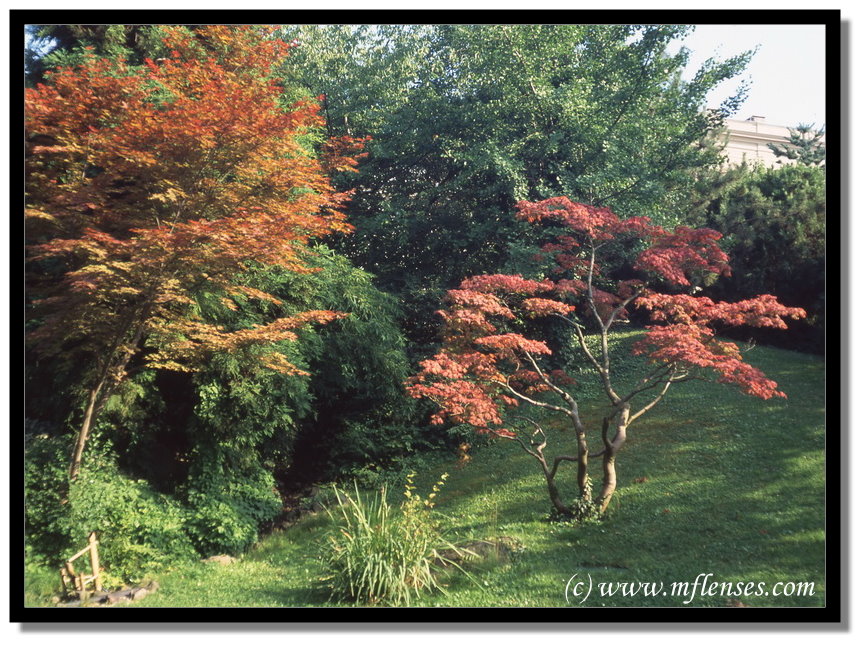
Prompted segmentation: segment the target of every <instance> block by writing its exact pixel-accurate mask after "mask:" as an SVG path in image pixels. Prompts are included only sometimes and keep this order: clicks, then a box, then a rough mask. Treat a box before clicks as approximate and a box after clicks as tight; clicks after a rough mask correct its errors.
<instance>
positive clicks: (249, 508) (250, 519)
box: [186, 454, 282, 555]
mask: <svg viewBox="0 0 865 647" xmlns="http://www.w3.org/2000/svg"><path fill="white" fill-rule="evenodd" d="M234 458H235V459H237V457H236V456H235V457H234ZM186 501H187V504H188V506H189V510H190V512H189V527H188V531H189V534H190V537H191V538H192V541H193V543H194V544H195V546H196V548H198V550H199V551H200V552H201V553H202V554H204V555H214V554H218V553H231V554H237V553H241V552H243V551H245V550H247V549H248V548H249V547H250V546H252V544H254V543H255V541H256V540H257V539H258V532H259V529H260V528H261V526H262V525H263V524H264V523H265V522H267V521H270V520H272V519H273V518H274V517H276V515H278V514H279V513H280V511H281V510H282V498H281V497H280V496H279V492H278V491H277V490H276V483H275V481H274V478H273V475H272V474H270V472H268V471H267V470H266V469H264V468H263V467H261V466H259V465H256V464H254V463H248V464H240V463H239V462H238V461H235V462H234V464H232V456H231V454H222V455H217V454H213V455H208V456H206V457H203V458H202V459H200V460H199V461H198V462H197V463H196V465H195V467H194V468H193V470H192V474H191V475H190V483H189V487H188V490H187V493H186Z"/></svg>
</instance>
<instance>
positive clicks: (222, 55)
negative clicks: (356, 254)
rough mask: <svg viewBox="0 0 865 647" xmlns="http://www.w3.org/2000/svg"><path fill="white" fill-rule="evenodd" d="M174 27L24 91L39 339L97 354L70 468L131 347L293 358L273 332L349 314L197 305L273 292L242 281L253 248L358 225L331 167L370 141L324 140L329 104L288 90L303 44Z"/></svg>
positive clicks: (346, 166)
mask: <svg viewBox="0 0 865 647" xmlns="http://www.w3.org/2000/svg"><path fill="white" fill-rule="evenodd" d="M164 30H165V32H166V33H167V38H166V42H165V44H166V47H167V49H168V50H169V51H170V55H169V56H168V57H166V58H161V59H158V60H155V61H154V60H150V59H147V60H146V61H145V64H144V65H142V66H133V65H129V64H127V63H126V62H124V61H123V60H121V59H106V58H99V57H96V56H95V55H92V56H86V57H85V59H84V60H83V62H82V63H81V64H80V65H76V66H73V67H66V68H59V69H57V70H56V71H54V72H53V73H49V74H48V77H47V83H45V84H40V85H38V86H37V87H35V88H32V89H28V90H27V93H26V132H27V162H26V164H27V205H26V221H27V227H28V230H27V231H28V238H29V240H30V241H31V242H32V244H31V245H30V246H29V248H28V255H29V259H28V260H29V262H30V265H31V267H32V268H34V271H33V272H32V273H31V277H30V282H29V285H28V287H29V294H30V296H31V298H32V299H33V311H32V312H33V320H32V334H31V336H30V341H31V342H32V344H33V348H34V350H35V351H36V352H37V353H39V354H41V355H43V356H55V355H61V354H62V355H64V356H66V357H70V356H72V355H74V356H75V357H77V358H78V361H80V362H83V363H85V364H86V365H87V366H88V367H89V370H88V371H87V372H86V377H85V380H86V384H82V385H81V386H82V391H83V393H86V405H85V410H84V416H83V419H82V421H81V424H80V429H79V433H78V439H77V443H76V449H75V452H74V456H73V458H72V462H71V467H70V475H71V476H72V477H73V478H74V477H75V476H76V475H77V473H78V469H79V465H80V461H81V453H82V450H83V448H84V444H85V442H86V440H87V435H88V432H89V429H90V428H91V426H92V424H93V420H94V418H95V417H96V416H97V415H98V413H99V411H100V410H101V409H102V408H103V406H104V405H105V403H106V401H107V399H108V398H109V397H110V395H111V394H112V393H113V392H114V391H115V390H116V388H117V386H118V385H119V384H121V383H122V382H123V381H124V379H125V378H126V377H127V375H128V372H129V370H130V366H131V365H132V364H131V363H134V364H137V365H145V364H146V365H148V366H150V367H153V368H163V369H169V370H178V371H191V370H196V368H197V367H198V366H200V365H201V363H202V361H203V360H204V359H206V357H207V356H208V355H209V354H210V353H212V352H214V351H243V352H246V353H249V354H250V355H251V356H253V357H257V358H259V360H260V362H262V363H263V364H264V365H265V366H267V367H269V368H271V369H273V370H275V371H279V372H282V373H287V374H292V373H298V372H300V371H299V369H298V368H296V367H295V366H293V365H292V364H291V363H289V362H288V361H287V360H286V359H285V357H284V356H283V355H281V354H279V353H276V352H274V351H273V350H272V345H273V343H274V342H278V341H282V340H291V339H294V338H295V337H296V332H295V331H296V330H297V329H298V328H300V327H302V326H304V325H307V324H311V323H319V324H322V323H327V322H329V321H332V320H333V319H336V318H339V317H340V316H342V315H341V313H338V312H332V311H311V312H302V313H300V314H296V315H294V316H289V317H276V318H274V319H273V320H272V321H271V322H270V323H266V324H263V325H259V326H256V327H253V328H246V329H239V330H228V329H225V328H224V327H222V326H219V325H217V324H214V323H212V322H208V321H206V320H205V319H204V318H202V317H201V314H200V312H199V308H198V304H197V301H196V295H197V294H199V293H201V292H202V291H204V290H206V291H207V292H209V293H210V294H214V293H215V294H218V295H220V296H221V298H222V300H223V303H224V304H225V306H226V307H228V308H232V309H234V308H235V307H236V305H235V301H234V300H235V299H238V298H241V299H245V300H249V299H253V300H258V301H260V302H261V303H262V305H263V307H266V306H267V304H269V303H274V304H278V303H279V300H278V299H277V298H276V297H274V296H272V295H270V294H268V293H266V292H264V291H261V290H258V289H254V288H251V287H248V286H245V285H243V284H242V283H240V281H239V279H238V277H239V276H241V274H242V272H243V271H244V270H245V269H247V268H248V267H250V265H251V264H262V265H271V266H273V265H276V266H281V267H283V268H287V269H289V270H292V271H296V272H310V271H313V269H314V268H312V267H310V264H309V263H310V262H309V260H308V259H309V256H310V254H309V247H308V245H309V243H310V241H312V240H313V239H315V238H318V237H321V236H324V235H327V234H332V233H335V232H348V231H350V229H351V227H350V225H348V223H347V222H346V220H345V216H344V215H343V213H342V212H341V208H342V205H343V204H344V202H345V201H346V199H347V197H348V196H347V195H346V194H341V193H338V192H337V191H335V190H334V188H333V187H332V186H331V183H330V180H329V179H328V173H329V172H330V171H332V170H339V171H345V170H352V169H353V168H354V166H355V165H356V159H357V155H358V151H359V148H358V142H357V141H355V140H347V139H346V138H342V139H341V140H336V141H332V142H327V143H326V145H325V153H324V154H323V155H322V156H321V158H318V157H316V155H315V154H314V152H313V151H312V146H311V141H312V140H313V139H314V134H315V132H316V131H317V130H318V129H319V128H320V127H321V126H322V120H321V118H320V116H319V114H318V105H317V104H316V103H314V102H311V101H301V102H298V103H295V104H294V105H291V106H285V105H284V99H283V95H282V89H281V87H280V86H279V85H278V84H277V83H276V82H275V81H274V76H273V72H274V66H275V65H277V64H278V63H279V62H280V61H281V60H283V59H284V57H285V55H287V54H289V53H290V50H291V49H292V45H291V44H288V43H285V42H283V41H280V40H279V39H276V38H273V37H272V33H271V30H268V29H262V28H260V27H253V26H238V27H232V26H208V27H201V28H199V29H198V30H197V31H196V32H195V33H194V34H193V33H192V32H190V31H189V30H186V29H183V28H173V27H166V28H164ZM133 359H134V362H133Z"/></svg>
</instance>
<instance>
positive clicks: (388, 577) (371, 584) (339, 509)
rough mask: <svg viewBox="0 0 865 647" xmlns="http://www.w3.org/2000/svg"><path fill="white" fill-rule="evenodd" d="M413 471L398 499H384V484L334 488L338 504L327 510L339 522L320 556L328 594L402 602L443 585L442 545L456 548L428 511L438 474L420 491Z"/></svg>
mask: <svg viewBox="0 0 865 647" xmlns="http://www.w3.org/2000/svg"><path fill="white" fill-rule="evenodd" d="M413 478H414V474H409V475H408V477H407V479H406V487H405V491H404V495H405V498H406V500H405V501H404V502H403V503H402V504H401V505H391V504H389V503H388V501H387V487H383V488H382V489H381V490H379V492H378V493H376V494H372V495H361V493H360V491H359V490H358V487H357V483H355V486H354V493H353V494H351V493H348V492H345V491H340V490H337V491H336V495H337V501H339V502H340V503H341V505H338V506H336V507H335V508H328V509H327V513H328V514H329V515H330V517H331V519H332V520H334V521H335V522H336V523H337V524H338V526H337V531H336V532H335V533H333V534H331V535H330V536H329V537H328V543H327V546H326V549H325V552H324V554H323V556H322V561H323V562H324V565H325V567H326V569H327V570H328V572H329V574H328V577H327V578H326V580H327V581H328V583H329V585H330V587H331V590H332V594H331V596H332V597H336V598H341V599H347V600H353V601H356V602H360V603H362V604H384V605H390V606H407V605H408V604H409V603H410V602H411V600H412V598H414V597H417V596H419V595H420V594H421V593H423V592H424V591H433V590H437V591H443V589H442V587H441V586H440V584H439V583H438V582H437V580H436V575H437V574H441V572H442V571H443V569H444V566H445V565H447V564H448V563H449V560H448V559H445V558H444V557H442V555H441V551H443V550H445V549H449V550H450V551H457V552H459V551H458V549H457V548H456V547H455V546H453V545H452V544H450V543H449V542H448V541H447V540H446V539H445V538H444V537H443V536H442V534H441V531H440V529H439V526H438V524H437V523H436V521H435V519H434V516H433V507H434V505H435V504H434V501H433V499H434V498H435V496H436V494H437V493H438V492H439V490H440V489H441V487H442V485H444V481H445V479H446V478H447V474H443V475H442V477H441V479H440V480H439V482H438V483H437V484H436V485H435V486H433V490H432V491H431V492H430V493H429V494H428V495H427V496H426V497H425V498H421V497H420V495H418V494H416V493H415V489H416V488H415V486H414V483H413Z"/></svg>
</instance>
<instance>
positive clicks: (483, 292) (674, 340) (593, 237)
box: [408, 197, 805, 514]
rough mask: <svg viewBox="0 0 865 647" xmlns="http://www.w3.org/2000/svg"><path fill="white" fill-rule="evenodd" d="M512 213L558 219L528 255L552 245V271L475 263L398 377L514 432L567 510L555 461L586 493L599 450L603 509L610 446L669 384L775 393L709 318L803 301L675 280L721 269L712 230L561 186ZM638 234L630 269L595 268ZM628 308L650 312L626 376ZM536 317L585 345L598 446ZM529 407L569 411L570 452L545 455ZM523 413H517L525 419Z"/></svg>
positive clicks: (753, 313)
mask: <svg viewBox="0 0 865 647" xmlns="http://www.w3.org/2000/svg"><path fill="white" fill-rule="evenodd" d="M517 217H518V218H521V219H524V220H526V221H528V222H530V223H543V224H544V225H545V226H547V227H549V228H557V229H558V230H559V231H560V232H561V233H560V235H558V236H556V239H555V241H554V242H551V243H548V244H546V245H544V246H543V247H542V248H541V252H542V253H541V254H539V255H538V256H537V257H536V259H537V260H538V261H539V262H540V261H541V260H543V259H544V258H549V259H551V264H552V267H551V271H550V275H551V276H554V277H555V279H549V278H546V279H543V280H534V279H528V278H524V277H522V276H506V275H500V274H497V275H482V276H474V277H471V278H468V279H466V280H464V281H463V282H462V283H461V284H460V286H459V288H458V289H456V290H450V291H449V292H448V293H447V295H446V297H445V302H446V304H447V307H446V309H444V310H441V311H439V314H440V315H441V316H442V317H443V319H444V332H443V346H442V348H441V350H440V351H439V352H438V353H437V354H436V355H435V356H433V357H432V358H430V359H427V360H425V361H422V362H421V370H420V372H419V373H418V374H417V375H416V376H414V377H413V378H412V379H411V380H410V381H409V386H408V391H409V393H410V394H411V395H412V396H414V397H416V398H429V399H430V400H432V401H433V402H435V403H436V404H437V405H438V406H439V408H440V409H439V411H438V412H437V413H436V414H435V415H434V416H433V422H434V423H439V424H441V423H444V422H445V421H446V420H450V421H451V422H453V423H457V424H460V423H462V424H468V425H471V426H473V427H474V428H475V429H476V430H477V431H479V432H482V433H492V434H496V435H498V436H502V437H506V438H512V439H514V440H515V441H516V442H518V443H519V445H520V446H521V447H522V448H523V449H524V450H525V451H526V452H527V453H529V454H530V455H531V456H533V457H534V458H535V459H536V460H537V461H538V463H539V464H540V466H541V469H542V471H543V474H544V477H545V479H546V483H547V488H548V491H549V496H550V500H551V501H552V504H553V507H554V508H555V509H556V511H557V512H559V513H562V514H574V509H572V508H570V507H569V506H567V505H565V503H564V502H563V501H562V499H561V496H560V494H559V491H558V488H557V486H556V483H555V477H556V474H557V472H558V469H559V466H560V464H561V463H562V462H566V461H567V462H575V463H576V464H577V485H578V488H579V492H580V495H581V500H582V501H584V502H591V501H592V495H591V488H590V486H589V475H588V466H589V459H590V458H601V459H602V463H603V485H602V488H601V491H600V493H599V494H598V496H597V497H596V498H595V499H594V504H595V505H596V510H598V511H599V512H604V511H605V510H606V508H607V506H608V505H609V502H610V499H611V497H612V495H613V493H614V491H615V489H616V467H615V462H616V455H617V453H618V452H619V450H620V449H621V447H622V445H623V444H624V443H625V440H626V438H627V432H628V428H629V426H630V425H631V424H632V423H633V422H634V421H636V420H638V419H639V418H640V417H641V416H643V415H644V414H645V413H647V412H648V411H649V410H651V409H652V408H653V407H654V406H655V405H656V404H658V402H659V401H660V400H661V399H662V398H663V397H664V395H665V394H666V393H667V392H668V391H669V389H670V387H671V386H672V385H673V384H676V383H679V382H684V381H686V380H690V379H697V378H702V379H706V378H707V377H708V376H709V375H710V374H713V375H714V376H715V377H716V379H717V380H718V381H720V382H728V383H731V384H735V385H736V386H737V387H739V388H740V389H741V390H742V391H743V392H744V393H746V394H748V395H753V396H756V397H759V398H763V399H768V398H771V397H786V396H785V395H784V394H783V393H782V392H781V391H779V390H778V385H777V383H775V382H773V381H772V380H770V379H769V378H767V377H766V376H765V375H764V374H763V373H762V372H761V371H760V370H758V369H757V368H754V367H753V366H751V365H749V364H747V363H746V362H745V361H743V359H742V354H741V351H740V349H739V347H738V346H737V345H736V344H735V343H732V342H727V341H722V340H720V339H718V338H717V336H716V331H715V326H717V325H718V324H724V325H734V326H740V325H747V326H766V327H774V328H786V324H785V323H784V319H783V318H784V317H790V318H794V319H795V318H801V317H804V316H805V312H804V311H803V310H802V309H800V308H787V307H785V306H783V305H781V304H780V303H778V301H777V299H776V298H775V297H773V296H771V295H762V296H759V297H756V298H754V299H748V300H746V301H740V302H738V303H725V302H715V301H713V300H712V299H709V298H708V297H698V296H693V294H690V293H677V292H676V291H681V290H684V289H688V290H689V292H691V293H693V292H696V291H697V290H698V289H699V284H700V283H701V282H703V281H704V280H705V279H706V278H707V277H708V276H709V275H725V274H728V273H729V271H730V269H729V266H728V265H727V260H728V259H727V255H726V254H725V253H724V251H723V250H722V249H721V248H720V247H719V246H718V244H717V241H718V239H719V238H720V234H719V233H718V232H716V231H713V230H711V229H690V228H688V227H677V228H676V229H675V231H672V232H670V231H666V230H664V229H663V228H661V227H659V226H657V225H653V224H652V223H650V222H649V220H648V219H646V218H628V219H622V218H619V217H618V216H616V215H615V214H614V213H613V212H612V211H610V210H609V209H605V208H600V207H594V206H590V205H585V204H578V203H574V202H571V201H570V200H569V199H567V198H565V197H559V198H550V199H547V200H542V201H540V202H535V203H531V202H520V203H518V204H517ZM641 241H642V245H641V246H640V245H639V244H638V243H640V242H641ZM613 243H619V244H618V245H616V246H615V247H614V246H613ZM639 248H642V251H640V252H633V258H632V261H633V265H632V267H633V276H632V277H631V278H628V279H623V280H617V281H612V280H610V279H607V278H605V277H604V274H603V272H602V270H601V265H600V262H601V260H602V254H604V252H606V251H607V250H611V251H612V250H616V253H618V254H621V253H622V250H625V249H639ZM600 285H603V286H604V287H605V288H607V289H606V290H605V289H602V288H601V287H600ZM652 285H654V286H660V288H657V287H656V289H653V288H652V287H651V286H652ZM659 289H660V290H661V291H658V290H659ZM632 308H643V309H646V310H648V311H649V313H650V320H651V325H649V326H648V327H647V330H646V332H645V334H644V336H643V337H642V338H641V339H640V340H639V341H638V342H637V343H636V344H635V345H634V346H633V352H634V353H636V354H640V355H645V356H646V357H647V358H648V360H649V361H648V362H647V366H646V370H645V373H644V374H643V375H642V376H641V377H640V378H639V379H638V380H637V381H636V382H635V383H633V384H630V385H625V384H620V383H619V380H617V379H616V376H615V375H614V374H613V370H612V368H611V361H610V359H611V350H610V330H611V328H612V327H613V326H614V325H615V324H616V323H617V322H624V321H627V320H628V314H629V311H630V310H631V309H632ZM539 317H555V318H557V319H559V320H562V321H564V322H567V324H568V325H569V326H570V327H571V328H573V330H574V331H575V334H576V340H577V343H578V345H579V348H580V350H581V352H582V355H583V357H584V358H585V360H586V361H587V362H588V365H589V366H590V367H591V369H592V370H593V372H594V373H595V374H596V375H597V377H598V379H599V383H600V385H601V387H602V389H603V392H604V393H605V394H606V397H607V399H608V400H609V409H608V410H607V412H606V413H605V414H604V415H603V418H602V421H601V424H600V428H599V430H598V431H599V432H600V433H599V436H600V438H599V440H600V449H598V450H597V451H595V452H592V451H591V449H590V447H589V440H588V429H587V425H586V424H585V423H584V421H583V419H582V418H581V416H580V406H579V402H578V399H577V397H575V396H574V395H573V394H572V392H571V391H569V386H570V385H572V384H574V380H573V379H572V378H571V377H569V376H568V375H567V374H566V373H565V372H564V371H562V370H560V369H554V368H552V367H553V366H554V364H553V362H552V361H551V360H552V355H553V350H552V349H551V347H550V344H548V343H547V342H545V341H544V340H536V339H531V338H529V337H527V336H525V335H524V334H522V333H521V332H520V330H522V329H523V326H524V325H525V324H526V322H528V321H530V320H532V319H536V318H539ZM544 393H549V394H553V396H554V398H552V400H551V399H550V398H548V397H545V396H543V395H541V394H544ZM638 402H639V404H637V403H638ZM532 407H536V408H539V409H543V410H546V411H549V412H553V413H554V414H556V415H562V416H565V417H567V419H568V420H569V423H570V424H571V425H572V427H573V430H574V432H575V440H576V448H575V451H574V453H572V454H566V455H558V456H555V457H553V458H551V459H550V458H548V457H547V456H546V455H545V453H544V452H545V449H546V447H547V435H546V433H545V431H544V429H543V427H542V425H541V424H540V423H539V422H538V421H537V420H534V419H531V418H529V417H528V416H527V415H522V414H523V413H524V412H525V410H526V409H530V408H532ZM508 409H514V410H516V412H517V413H519V414H520V415H511V416H510V421H511V424H507V423H506V420H507V419H508V415H507V413H506V412H507V410H508ZM522 423H528V430H526V425H525V424H522Z"/></svg>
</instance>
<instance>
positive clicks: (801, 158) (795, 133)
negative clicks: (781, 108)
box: [768, 124, 826, 166]
mask: <svg viewBox="0 0 865 647" xmlns="http://www.w3.org/2000/svg"><path fill="white" fill-rule="evenodd" d="M787 130H789V131H790V136H789V137H788V138H787V143H786V144H773V143H769V145H768V146H769V150H771V151H772V152H773V153H775V156H776V157H787V158H789V159H791V160H795V161H796V162H798V163H799V164H804V165H805V166H819V165H820V164H823V162H825V161H826V144H825V142H824V139H823V136H824V135H825V134H826V127H825V126H823V127H821V128H819V129H817V130H814V124H799V125H798V126H796V128H788V129H787Z"/></svg>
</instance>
